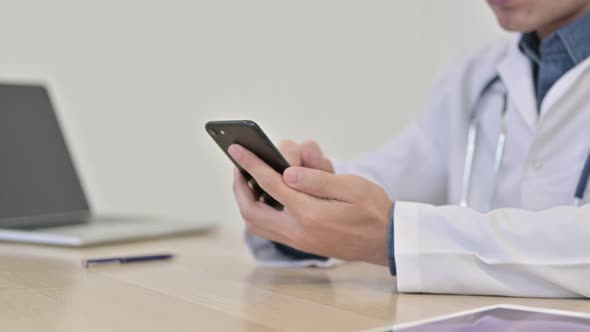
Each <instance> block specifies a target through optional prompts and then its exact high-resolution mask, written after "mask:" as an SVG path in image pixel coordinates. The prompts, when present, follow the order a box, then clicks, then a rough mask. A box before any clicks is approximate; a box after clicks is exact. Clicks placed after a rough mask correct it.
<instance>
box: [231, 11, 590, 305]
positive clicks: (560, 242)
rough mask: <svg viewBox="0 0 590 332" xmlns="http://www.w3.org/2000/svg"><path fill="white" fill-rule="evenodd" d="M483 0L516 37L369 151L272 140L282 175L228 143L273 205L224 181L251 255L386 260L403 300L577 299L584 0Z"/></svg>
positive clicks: (310, 260) (583, 251)
mask: <svg viewBox="0 0 590 332" xmlns="http://www.w3.org/2000/svg"><path fill="white" fill-rule="evenodd" d="M488 3H489V4H490V6H491V8H492V9H493V11H494V13H495V14H496V16H497V19H498V21H499V23H500V25H501V26H502V27H503V28H505V29H507V30H510V31H519V32H521V34H519V36H518V37H517V38H515V39H514V40H512V41H510V42H503V43H501V44H496V45H493V46H491V47H488V48H486V49H484V50H482V51H481V52H479V53H477V54H475V55H473V56H472V57H470V58H468V59H467V60H466V61H464V62H463V63H461V64H459V65H458V66H456V67H454V68H450V69H449V70H448V71H447V72H445V73H444V74H443V75H441V76H440V77H439V78H438V79H437V80H436V82H435V84H434V86H433V89H432V92H431V96H430V100H429V104H428V106H427V109H426V110H425V111H424V112H423V113H421V114H420V115H419V117H418V118H417V119H416V120H415V121H414V122H413V123H411V124H410V125H409V126H408V127H407V128H406V129H405V130H404V131H403V132H402V133H401V134H399V135H398V136H397V137H395V138H394V139H393V140H392V141H391V142H389V143H388V144H386V145H385V146H383V147H382V148H380V149H378V150H376V151H374V152H372V153H369V154H367V155H365V156H362V157H361V158H359V159H358V160H355V161H352V162H335V161H334V162H333V161H330V160H328V159H327V158H326V157H324V156H323V155H322V153H321V151H320V149H319V147H318V146H317V144H315V143H313V142H312V143H303V144H295V143H293V142H283V144H281V146H280V149H281V151H282V152H283V154H284V155H285V156H286V157H287V159H289V161H290V163H291V164H292V165H294V167H290V168H288V169H287V170H286V171H285V172H284V174H283V175H282V176H281V174H278V173H276V172H275V171H273V170H272V169H271V168H270V167H269V166H268V165H266V164H265V163H263V162H262V161H260V160H259V159H258V158H257V157H256V156H255V155H254V154H253V153H251V152H249V151H247V150H245V149H244V148H243V147H241V146H238V145H232V146H231V147H230V148H229V153H230V154H231V155H232V157H233V158H234V159H235V160H236V161H237V162H238V163H240V165H242V166H243V167H244V168H245V169H246V170H247V171H248V172H249V173H250V174H252V175H253V176H254V178H255V179H256V180H257V182H258V184H260V186H261V187H262V188H263V189H264V190H265V191H266V192H268V193H269V194H270V195H271V196H273V197H274V198H276V199H277V200H278V201H280V202H281V203H282V204H283V205H284V206H285V209H284V210H283V211H278V210H275V209H273V208H271V207H270V206H267V205H266V204H264V203H263V202H261V201H259V200H258V199H257V197H256V196H255V194H254V192H253V190H252V189H251V188H250V187H249V185H248V183H247V182H246V180H245V179H244V178H243V177H242V176H241V175H240V174H239V172H236V173H235V181H234V192H235V195H236V199H237V202H238V205H239V208H240V211H241V213H242V216H243V218H244V220H245V222H246V228H247V240H248V242H249V244H250V246H251V248H252V249H253V252H254V254H255V256H257V258H258V259H259V260H261V261H264V262H267V263H272V264H276V265H281V264H283V265H293V266H297V265H300V266H304V265H329V264H331V263H333V262H334V261H335V260H336V259H342V260H359V261H366V262H370V263H374V264H380V265H388V266H389V268H390V270H391V273H392V274H394V275H396V276H397V278H396V279H397V285H398V290H399V291H402V292H432V293H459V294H493V295H509V296H535V297H537V296H538V297H588V296H590V204H586V205H584V197H578V201H579V202H581V204H578V205H580V206H578V207H576V206H575V205H574V204H573V201H574V194H575V193H576V188H578V189H580V188H582V189H583V187H584V184H586V183H587V181H588V180H587V178H586V179H584V177H582V175H583V174H582V173H584V172H583V169H584V166H585V165H586V163H587V162H586V161H587V157H588V155H589V153H590V57H589V56H590V0H560V1H555V0H488ZM473 131H475V132H473ZM471 134H473V137H471V138H468V136H470V135H471ZM504 138H505V145H504V144H503V143H502V140H503V139H504ZM579 191H580V190H578V194H579ZM578 196H580V195H578ZM582 196H583V193H582ZM589 196H590V194H588V193H586V202H588V201H590V200H589V199H588V197H589ZM269 240H270V241H269ZM271 241H273V242H271ZM293 248H297V249H298V250H295V249H293ZM311 253H313V254H311ZM322 256H324V257H332V258H330V259H325V258H323V257H322Z"/></svg>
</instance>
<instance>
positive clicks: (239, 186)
mask: <svg viewBox="0 0 590 332" xmlns="http://www.w3.org/2000/svg"><path fill="white" fill-rule="evenodd" d="M233 189H234V195H235V196H236V199H237V198H238V195H239V197H240V199H242V200H245V201H256V200H258V198H257V197H256V194H255V193H254V190H253V189H252V188H250V186H249V184H248V181H247V180H246V178H245V177H244V176H243V175H242V173H240V170H238V169H237V168H234V186H233Z"/></svg>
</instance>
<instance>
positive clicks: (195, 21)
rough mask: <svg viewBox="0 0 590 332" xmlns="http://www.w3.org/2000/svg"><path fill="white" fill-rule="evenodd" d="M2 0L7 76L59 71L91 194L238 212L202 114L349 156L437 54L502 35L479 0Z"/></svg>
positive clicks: (376, 132)
mask: <svg viewBox="0 0 590 332" xmlns="http://www.w3.org/2000/svg"><path fill="white" fill-rule="evenodd" d="M0 5H1V6H0V7H1V8H2V10H1V11H0V43H1V46H0V78H1V79H3V80H19V81H22V80H24V81H43V82H47V83H48V84H49V85H50V86H51V89H52V92H53V96H54V99H55V104H56V106H57V108H58V111H59V115H60V117H61V119H62V120H63V125H64V127H65V130H66V132H67V137H68V138H69V139H70V147H71V149H72V150H73V154H74V156H75V158H76V161H77V164H78V168H79V170H80V172H81V174H82V177H83V180H84V183H85V185H86V189H87V192H88V194H89V197H90V199H91V202H92V203H93V205H94V207H95V208H97V210H100V211H121V212H133V213H154V214H172V215H177V216H185V217H191V218H193V217H194V218H218V219H221V220H223V221H224V222H227V223H230V224H235V225H239V223H238V221H237V220H236V219H237V216H238V214H237V210H236V209H235V207H234V204H233V199H232V196H231V195H232V194H231V187H230V183H231V171H230V164H229V162H228V161H227V160H226V159H225V157H224V156H223V155H222V154H221V152H220V151H218V148H217V147H216V146H214V144H213V142H212V141H211V140H210V138H209V137H208V136H206V134H205V132H204V130H203V125H204V123H205V122H206V121H208V120H214V119H234V118H241V119H245V118H247V119H253V120H255V121H257V122H258V123H259V124H260V125H261V126H262V127H263V128H264V129H265V130H266V131H267V132H268V134H269V136H270V137H271V138H273V139H275V140H278V139H279V138H285V137H290V138H294V139H297V140H301V139H306V138H314V139H317V140H318V141H319V142H320V143H321V144H322V145H323V146H324V147H325V150H326V152H327V153H328V154H329V155H331V156H335V157H338V158H349V157H353V156H355V155H356V154H358V153H360V152H361V151H364V150H367V149H370V148H372V147H375V146H376V145H378V144H380V143H382V142H383V141H384V140H385V139H386V138H388V137H390V136H391V135H393V134H395V132H396V131H397V130H398V129H399V128H400V127H401V126H402V125H403V124H404V123H405V122H406V121H407V120H408V119H409V117H410V116H411V115H412V114H413V113H415V112H416V111H417V110H419V109H420V107H421V106H422V105H423V100H424V97H425V94H426V92H427V90H428V87H429V84H430V80H431V79H432V76H433V75H434V73H435V72H436V71H437V70H439V69H440V68H441V67H442V66H444V65H445V64H446V63H448V62H449V61H451V60H452V59H454V58H456V57H457V56H459V55H461V54H465V53H466V52H470V51H472V50H474V49H476V48H478V47H480V46H481V45H483V44H485V43H486V42H489V41H490V40H493V39H494V38H497V37H500V36H502V33H501V32H500V31H499V29H498V28H497V27H496V25H495V21H494V19H493V17H492V15H491V14H490V12H489V10H488V8H487V7H486V5H485V3H484V1H483V0H479V1H474V0H446V1H443V0H420V1H419V0H413V1H395V0H387V1H373V0H364V1H360V0H330V1H326V0H297V1H295V0H292V1H280V0H209V1H202V0H201V1H199V0H191V1H145V0H142V1H139V0H137V1H122V0H117V1H113V0H105V1H79V0H78V1H74V0H70V1H66V0H52V1H42V0H37V1H32V0H18V1H16V0H15V1H7V0H0Z"/></svg>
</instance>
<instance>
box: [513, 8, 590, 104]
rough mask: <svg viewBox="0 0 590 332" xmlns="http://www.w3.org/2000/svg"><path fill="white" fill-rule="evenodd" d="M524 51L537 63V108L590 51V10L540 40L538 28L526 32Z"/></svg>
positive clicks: (535, 68) (522, 41)
mask: <svg viewBox="0 0 590 332" xmlns="http://www.w3.org/2000/svg"><path fill="white" fill-rule="evenodd" d="M519 46H520V49H521V51H522V52H523V53H524V54H525V55H526V56H527V57H528V58H529V60H530V61H531V65H532V67H533V75H534V77H533V78H534V82H535V94H536V97H537V109H540V108H541V103H542V102H543V98H545V95H546V94H547V92H548V91H549V89H550V88H551V87H552V86H553V84H555V82H556V81H557V80H558V79H559V78H560V77H561V76H563V75H564V74H565V73H567V72H568V71H569V70H570V69H572V68H574V67H575V66H576V65H578V64H579V63H580V62H582V61H584V60H585V59H586V58H588V56H589V55H590V13H588V14H585V15H584V16H581V17H580V18H578V19H577V20H575V21H574V22H572V23H570V24H568V25H566V26H565V27H563V28H561V29H559V30H557V31H555V32H553V33H551V34H550V35H548V36H547V37H545V39H543V40H540V39H539V37H538V36H537V34H536V33H535V32H529V33H525V34H523V35H522V37H521V39H520V43H519Z"/></svg>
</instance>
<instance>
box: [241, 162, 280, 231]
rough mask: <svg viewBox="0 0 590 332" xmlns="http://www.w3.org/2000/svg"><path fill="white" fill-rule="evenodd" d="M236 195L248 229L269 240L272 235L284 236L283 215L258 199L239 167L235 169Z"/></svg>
mask: <svg viewBox="0 0 590 332" xmlns="http://www.w3.org/2000/svg"><path fill="white" fill-rule="evenodd" d="M234 195H235V197H236V201H237V203H238V207H239V209H240V214H241V216H242V218H243V219H244V221H245V222H246V227H247V228H248V231H252V233H254V234H255V235H258V236H262V237H264V238H265V239H269V240H270V239H271V237H272V238H277V237H282V235H281V234H283V228H284V227H282V226H281V225H280V223H279V221H280V219H281V218H283V216H281V215H279V212H278V211H277V210H275V209H273V208H271V207H269V206H268V205H267V204H265V203H262V202H260V201H258V200H257V199H256V196H255V195H254V193H253V192H252V189H251V188H250V186H249V185H248V182H247V181H246V179H245V178H244V176H243V175H242V174H240V172H239V171H238V170H237V169H236V170H234Z"/></svg>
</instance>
